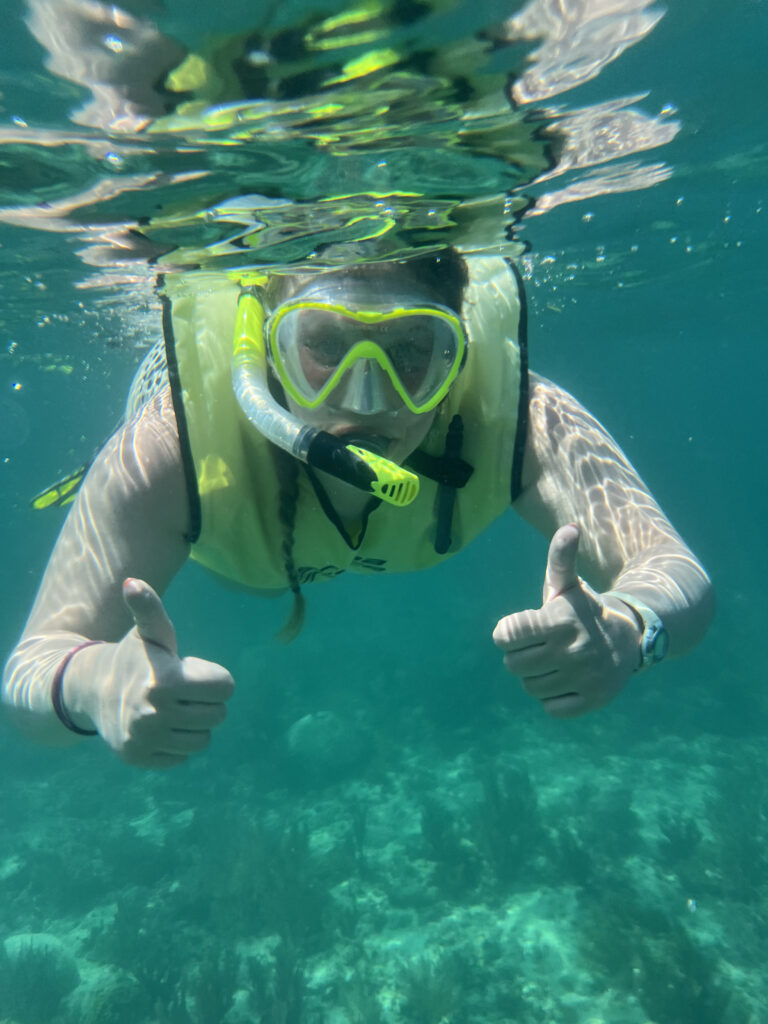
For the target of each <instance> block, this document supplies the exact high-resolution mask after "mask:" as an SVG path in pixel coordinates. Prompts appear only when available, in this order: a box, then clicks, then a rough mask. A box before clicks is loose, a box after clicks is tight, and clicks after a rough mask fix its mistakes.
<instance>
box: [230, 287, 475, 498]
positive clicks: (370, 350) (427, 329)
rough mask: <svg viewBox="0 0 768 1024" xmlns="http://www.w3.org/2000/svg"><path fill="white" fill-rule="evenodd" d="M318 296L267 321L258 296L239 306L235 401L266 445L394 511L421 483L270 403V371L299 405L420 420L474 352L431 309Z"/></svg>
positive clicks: (454, 323)
mask: <svg viewBox="0 0 768 1024" xmlns="http://www.w3.org/2000/svg"><path fill="white" fill-rule="evenodd" d="M345 300H346V301H344V302H342V301H341V299H328V298H326V297H321V295H320V294H318V293H313V292H312V291H310V292H308V293H305V294H303V295H302V296H300V297H298V298H296V299H293V300H290V301H288V302H285V303H281V304H280V305H279V306H277V307H276V309H275V310H274V311H273V312H272V313H271V315H270V316H269V317H268V318H266V320H265V313H264V308H263V306H262V304H261V302H260V301H259V299H258V298H257V297H256V295H255V294H253V293H252V292H244V293H243V294H242V295H241V297H240V302H239V306H238V315H237V320H236V325H235V343H234V355H233V363H232V373H233V383H234V391H235V396H236V398H237V401H238V403H239V404H240V407H241V408H242V409H243V411H244V412H245V414H246V416H247V417H248V419H249V420H250V421H251V423H253V425H254V426H255V427H256V428H257V430H259V431H260V432H261V433H262V434H264V436H266V437H267V438H268V439H269V440H270V441H272V442H273V443H274V444H276V445H278V446H279V447H280V448H283V449H285V450H286V451H288V452H289V453H290V454H292V455H294V456H295V457H296V458H299V459H301V460H302V461H303V462H306V463H308V464H309V465H311V466H313V467H314V468H316V469H322V470H325V471H326V472H328V473H331V474H332V475H333V476H335V477H337V478H338V479H340V480H344V481H345V482H346V483H350V484H353V485H354V486H356V487H358V488H360V489H361V490H363V491H367V492H369V493H371V494H374V495H375V496H376V497H378V498H381V499H382V500H383V501H386V502H389V503H390V504H393V505H398V506H404V505H408V504H410V502H411V501H413V500H414V498H415V497H416V495H417V494H418V489H419V479H418V477H417V476H416V475H415V474H413V473H411V472H410V471H408V470H406V469H403V467H402V466H399V465H398V464H397V463H395V462H391V461H389V460H388V459H385V458H383V457H382V456H381V455H378V454H376V453H374V452H372V451H369V450H368V449H367V448H365V447H363V446H362V445H358V444H354V443H349V441H347V442H346V443H345V441H343V440H341V439H340V438H337V437H334V436H333V435H332V434H329V433H328V432H327V431H324V430H320V429H319V428H317V427H313V426H310V425H308V424H306V423H303V422H302V421H301V420H300V419H299V418H298V417H297V416H294V415H293V414H292V413H291V412H290V411H289V410H287V409H285V408H284V407H283V406H282V405H280V403H279V402H277V401H276V399H275V398H274V397H273V396H272V394H271V392H270V389H269V384H268V379H267V369H268V366H269V367H271V368H272V370H273V371H274V373H275V374H276V376H277V377H278V379H279V380H280V383H281V384H282V386H283V388H284V390H285V392H286V394H287V395H289V396H290V397H291V399H292V400H293V401H294V403H295V404H296V405H298V406H299V407H301V408H305V409H310V410H311V409H316V408H318V407H319V406H321V405H323V404H327V405H328V406H330V407H332V408H338V409H341V410H344V411H347V412H352V413H354V414H356V415H374V414H376V413H381V412H391V411H392V410H393V409H397V408H400V407H405V408H407V409H409V410H410V411H411V412H413V413H416V414H420V413H425V412H429V411H430V410H432V409H434V408H435V407H436V406H437V405H438V404H439V403H440V402H441V401H442V400H443V398H445V396H446V395H447V394H448V391H449V390H450V388H451V386H452V385H453V383H454V382H455V380H456V378H457V377H458V375H459V373H460V371H461V368H462V366H463V365H464V361H465V359H466V353H467V341H466V337H465V335H464V331H463V328H462V325H461V321H460V320H459V318H458V317H457V316H456V314H455V313H453V312H452V311H451V310H450V309H448V308H447V307H444V306H440V305H432V304H429V303H415V304H406V303H398V304H392V305H373V306H371V305H366V306H365V307H363V306H362V305H358V303H354V304H347V303H348V296H347V295H345Z"/></svg>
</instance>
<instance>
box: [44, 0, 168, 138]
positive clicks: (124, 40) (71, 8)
mask: <svg viewBox="0 0 768 1024" xmlns="http://www.w3.org/2000/svg"><path fill="white" fill-rule="evenodd" d="M146 6H147V7H149V6H150V4H149V3H147V4H146ZM27 8H28V13H27V16H26V22H27V26H28V28H29V30H30V32H31V33H32V35H33V36H34V37H35V39H37V41H38V42H39V43H40V44H41V45H42V46H43V47H44V48H45V49H46V50H47V52H48V57H47V58H46V66H47V67H48V69H49V70H50V71H52V72H54V73H55V74H57V75H59V76H60V77H61V78H66V79H67V80H68V81H70V82H76V83H77V84H78V85H83V86H86V87H87V88H88V89H89V90H90V92H91V99H90V100H89V101H88V102H86V103H85V104H84V105H83V106H82V107H80V109H79V110H77V111H75V112H74V113H73V114H72V115H71V116H72V120H73V121H75V122H76V123H77V124H83V125H90V126H92V127H95V128H103V129H106V130H108V131H118V132H119V131H124V132H132V131H139V130H140V129H141V128H144V127H145V126H146V125H147V124H148V123H149V122H150V121H151V120H153V119H155V118H157V117H160V116H161V115H162V114H164V113H166V112H167V111H168V110H169V109H170V108H171V101H172V99H173V98H169V96H168V94H167V93H166V92H165V90H164V87H163V81H164V79H165V77H166V75H167V74H168V73H169V72H170V71H171V70H172V69H173V68H175V67H176V66H177V65H178V64H179V63H180V62H181V61H182V60H183V59H184V57H185V51H184V50H183V49H182V47H180V46H179V45H178V43H176V42H174V41H173V40H172V39H169V38H168V37H167V36H164V35H163V34H162V33H160V32H158V31H157V29H156V28H155V27H154V25H153V24H152V23H151V22H150V21H147V20H145V19H142V18H134V17H132V16H131V15H130V14H128V13H127V12H125V11H122V10H121V9H120V8H119V7H116V6H113V5H106V4H102V3H99V2H97V0H27Z"/></svg>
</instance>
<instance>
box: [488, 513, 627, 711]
mask: <svg viewBox="0 0 768 1024" xmlns="http://www.w3.org/2000/svg"><path fill="white" fill-rule="evenodd" d="M578 547H579V528H578V527H577V526H576V525H575V524H573V523H571V524H569V525H568V526H561V527H560V529H559V530H558V531H557V532H556V533H555V535H554V537H553V538H552V541H551V543H550V546H549V556H548V558H547V569H546V573H545V576H544V591H543V599H542V606H541V608H537V609H535V610H534V609H531V610H529V611H522V612H516V613H514V614H512V615H506V616H505V617H504V618H503V619H501V620H500V621H499V622H498V624H497V625H496V628H495V629H494V631H493V642H494V643H495V644H496V646H497V647H499V648H500V649H501V650H502V651H504V652H505V653H504V664H505V666H506V668H507V669H508V670H509V671H510V672H511V673H513V675H516V676H519V677H520V679H521V680H522V684H523V689H524V690H525V691H526V693H529V694H530V695H531V696H532V697H536V698H537V699H538V700H540V701H541V703H542V705H543V707H544V710H545V711H546V712H547V713H548V714H550V715H552V716H553V717H554V718H572V717H575V716H576V715H581V714H584V713H585V712H586V711H593V710H595V709H596V708H600V707H602V706H603V705H604V704H607V703H608V701H610V700H612V699H613V698H614V697H615V696H616V694H617V693H618V692H619V691H620V690H621V689H622V688H623V687H624V685H625V683H626V682H627V680H628V679H629V677H630V675H631V674H632V672H634V670H635V669H636V668H637V667H638V662H639V658H640V650H639V643H640V636H639V631H638V626H637V623H636V621H635V619H634V617H633V615H632V613H631V612H630V611H629V609H628V608H627V607H626V605H623V604H622V602H621V601H618V600H616V599H614V598H606V599H603V598H602V597H601V596H600V594H598V593H596V591H594V590H593V589H592V588H591V587H590V586H589V585H588V584H587V583H585V582H584V580H582V579H581V578H580V576H579V575H578V574H577V572H576V554H577V551H578Z"/></svg>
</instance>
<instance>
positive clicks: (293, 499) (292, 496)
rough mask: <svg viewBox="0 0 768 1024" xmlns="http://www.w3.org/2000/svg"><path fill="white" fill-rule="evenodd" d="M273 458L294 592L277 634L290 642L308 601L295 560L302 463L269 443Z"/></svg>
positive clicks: (284, 551)
mask: <svg viewBox="0 0 768 1024" xmlns="http://www.w3.org/2000/svg"><path fill="white" fill-rule="evenodd" d="M270 449H271V451H272V459H273V461H274V464H275V473H276V474H277V482H278V485H279V488H280V495H279V499H278V501H279V504H278V510H277V516H278V519H279V520H280V525H281V526H282V528H283V543H282V545H281V548H282V554H283V564H284V565H285V573H286V576H287V577H288V584H289V586H290V588H291V591H292V593H293V609H292V610H291V617H290V618H289V619H288V621H287V622H286V624H285V625H284V626H283V628H282V629H281V630H280V632H279V633H278V634H277V638H278V640H281V641H282V642H283V643H286V644H289V643H291V641H293V640H295V639H296V637H297V636H298V635H299V633H300V632H301V627H302V626H303V625H304V611H305V607H306V603H305V601H304V595H303V594H302V592H301V586H300V584H299V574H298V572H297V571H296V563H295V562H294V560H293V540H294V537H293V534H294V529H295V527H296V507H297V505H298V501H299V464H298V462H297V461H296V459H294V458H293V457H292V456H290V455H289V454H288V453H287V452H284V451H283V450H282V448H278V447H277V446H276V445H273V444H272V445H270Z"/></svg>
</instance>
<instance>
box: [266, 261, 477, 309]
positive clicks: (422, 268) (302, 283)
mask: <svg viewBox="0 0 768 1024" xmlns="http://www.w3.org/2000/svg"><path fill="white" fill-rule="evenodd" d="M467 280H468V278H467V268H466V264H465V263H464V260H463V259H462V258H461V256H460V255H459V254H458V253H457V252H456V250H455V249H442V250H441V251H440V252H437V253H430V254H429V255H426V256H414V257H411V258H410V259H407V260H388V261H387V262H380V263H357V264H354V265H352V266H348V267H343V268H340V269H333V270H324V271H319V272H317V273H300V274H282V273H280V274H273V275H272V276H271V277H270V280H269V283H268V284H267V286H266V288H265V289H264V301H265V305H266V306H267V308H268V309H270V310H271V309H274V308H275V306H278V305H279V304H280V303H281V302H286V301H287V300H288V299H290V298H292V297H293V296H294V295H296V294H297V293H299V292H301V291H303V290H304V289H305V288H307V287H308V286H309V285H311V284H313V283H314V282H318V281H327V282H329V283H334V284H336V283H338V284H339V285H340V286H343V285H344V284H350V285H357V286H360V285H362V286H367V287H368V288H370V292H371V297H372V298H374V299H375V298H379V297H383V296H386V294H387V293H390V292H392V291H395V290H396V289H398V288H400V289H402V290H404V291H405V292H411V293H413V295H414V297H416V298H423V299H425V300H427V301H429V300H431V301H433V302H438V303H440V304H442V305H444V306H448V307H449V308H450V309H452V310H454V311H455V312H456V313H458V312H460V310H461V304H462V300H463V296H464V288H465V287H466V284H467Z"/></svg>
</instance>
